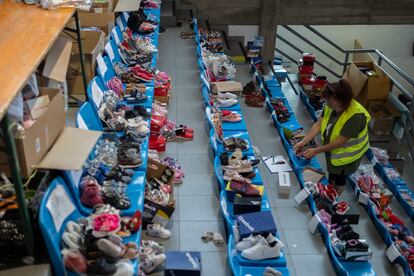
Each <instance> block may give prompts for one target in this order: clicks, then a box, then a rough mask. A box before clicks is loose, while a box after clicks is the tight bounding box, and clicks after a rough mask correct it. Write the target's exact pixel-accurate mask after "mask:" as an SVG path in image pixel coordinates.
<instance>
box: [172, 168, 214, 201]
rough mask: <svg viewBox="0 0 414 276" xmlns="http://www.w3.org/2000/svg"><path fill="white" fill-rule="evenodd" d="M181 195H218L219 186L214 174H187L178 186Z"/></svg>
mask: <svg viewBox="0 0 414 276" xmlns="http://www.w3.org/2000/svg"><path fill="white" fill-rule="evenodd" d="M177 188H178V190H179V191H180V195H184V196H186V195H217V190H218V185H217V183H216V181H215V176H214V174H213V173H187V174H186V175H185V179H184V183H182V184H181V185H178V186H177Z"/></svg>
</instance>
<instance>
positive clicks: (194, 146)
mask: <svg viewBox="0 0 414 276" xmlns="http://www.w3.org/2000/svg"><path fill="white" fill-rule="evenodd" d="M185 125H187V126H189V127H192V124H191V123H189V124H185ZM177 146H178V152H179V153H182V154H186V153H189V154H204V156H205V154H207V152H208V147H209V139H208V137H207V136H206V135H205V132H204V129H203V128H199V127H197V128H194V139H193V140H191V141H178V142H177ZM204 158H205V157H204Z"/></svg>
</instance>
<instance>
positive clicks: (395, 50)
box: [276, 25, 414, 87]
mask: <svg viewBox="0 0 414 276" xmlns="http://www.w3.org/2000/svg"><path fill="white" fill-rule="evenodd" d="M291 27H293V28H294V29H295V30H296V31H298V32H299V33H301V34H302V35H304V36H305V37H306V38H308V39H311V40H312V41H313V42H315V44H317V45H319V46H320V47H322V48H323V49H324V50H326V51H327V52H328V53H330V54H334V56H335V57H336V58H338V59H339V60H341V61H343V60H344V55H343V54H341V53H340V52H339V51H337V50H336V49H335V48H333V47H332V46H330V45H329V44H326V43H324V42H321V40H319V39H316V38H315V35H314V34H312V33H310V31H308V30H307V29H305V28H304V27H303V26H291ZM313 27H315V28H316V29H317V30H318V31H319V32H321V33H322V34H323V35H325V36H326V37H328V38H329V39H331V40H332V41H334V42H335V43H336V44H338V45H339V46H341V47H342V48H353V46H354V39H357V40H359V42H360V43H361V44H362V45H363V46H364V48H377V49H379V50H382V51H383V53H384V54H385V55H386V56H387V57H388V58H389V59H391V60H392V61H393V62H394V63H395V64H397V65H398V66H399V67H400V68H402V69H403V70H404V71H405V72H406V73H407V74H409V75H410V76H411V77H414V57H413V43H414V25H349V26H313ZM278 34H280V35H281V36H282V37H284V38H285V39H288V40H289V41H291V42H292V43H294V44H295V45H296V46H298V47H299V48H301V49H303V50H305V51H309V52H313V53H315V54H316V55H317V59H319V60H320V61H325V62H323V63H324V64H326V63H328V64H329V67H330V68H332V69H335V71H336V72H341V68H340V67H339V66H336V64H335V63H333V62H329V61H327V59H326V58H324V55H323V54H321V53H318V52H317V51H316V50H314V49H313V48H312V47H310V46H308V45H307V44H305V43H303V42H301V40H299V39H298V38H297V37H295V36H293V35H292V34H290V33H289V32H288V31H286V30H285V29H284V28H281V27H279V28H278ZM276 43H277V47H280V48H281V49H283V50H285V51H287V52H288V53H289V54H291V55H292V56H293V57H296V58H299V56H300V55H299V54H297V53H296V52H294V51H290V50H288V49H289V47H288V46H286V44H284V43H283V42H280V41H278V40H277V41H276ZM385 68H386V70H387V71H388V72H389V73H390V74H391V75H393V76H395V77H396V78H397V79H398V80H399V81H403V80H402V79H401V78H399V77H397V75H394V73H393V71H392V70H390V69H389V68H387V67H385ZM322 73H323V72H322ZM402 84H403V85H404V86H407V87H410V86H409V85H408V83H407V82H405V81H403V83H402Z"/></svg>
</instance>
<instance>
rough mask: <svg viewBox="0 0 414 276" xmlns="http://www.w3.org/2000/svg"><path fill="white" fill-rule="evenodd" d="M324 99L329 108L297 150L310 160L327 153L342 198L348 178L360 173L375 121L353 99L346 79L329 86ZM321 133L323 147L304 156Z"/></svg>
mask: <svg viewBox="0 0 414 276" xmlns="http://www.w3.org/2000/svg"><path fill="white" fill-rule="evenodd" d="M322 97H323V98H324V99H325V101H326V104H325V106H324V108H323V110H322V114H321V116H320V118H319V120H318V121H317V122H316V123H315V124H314V125H313V126H312V128H311V129H310V130H309V132H308V133H307V134H306V136H305V138H304V139H303V140H302V141H301V142H299V143H298V144H296V145H295V147H294V148H295V151H296V153H302V155H303V156H304V157H305V158H307V159H310V158H312V157H313V156H315V155H316V154H318V153H322V152H324V153H325V157H326V165H327V169H328V172H329V180H330V182H331V183H333V184H335V188H336V190H337V192H338V194H341V193H342V191H343V190H344V186H345V184H346V176H347V175H350V174H352V173H354V172H355V171H356V170H357V169H358V167H359V164H360V161H361V158H362V156H363V155H364V154H365V152H366V151H367V150H368V148H369V138H368V122H369V120H370V118H371V117H370V116H369V113H368V112H367V110H366V109H365V108H364V107H363V106H362V105H361V104H359V103H358V102H357V101H356V100H354V99H353V94H352V88H351V86H350V85H349V83H348V82H347V81H346V80H344V79H341V80H340V81H339V82H337V83H328V84H327V86H326V89H325V90H324V91H323V93H322ZM319 133H320V134H321V136H322V145H321V146H319V147H316V148H308V149H306V150H305V151H304V152H302V150H303V148H304V147H305V145H306V144H307V143H309V142H310V141H311V140H312V139H313V138H314V137H315V136H316V135H318V134H319Z"/></svg>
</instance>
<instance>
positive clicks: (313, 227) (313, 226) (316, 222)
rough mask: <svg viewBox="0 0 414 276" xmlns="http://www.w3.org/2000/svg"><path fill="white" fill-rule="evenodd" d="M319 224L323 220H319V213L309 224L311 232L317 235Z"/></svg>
mask: <svg viewBox="0 0 414 276" xmlns="http://www.w3.org/2000/svg"><path fill="white" fill-rule="evenodd" d="M319 223H321V219H320V218H319V216H318V213H316V214H315V215H314V216H313V217H312V219H311V220H310V221H309V223H308V228H309V231H310V232H311V233H312V234H315V232H316V229H318V225H319Z"/></svg>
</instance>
